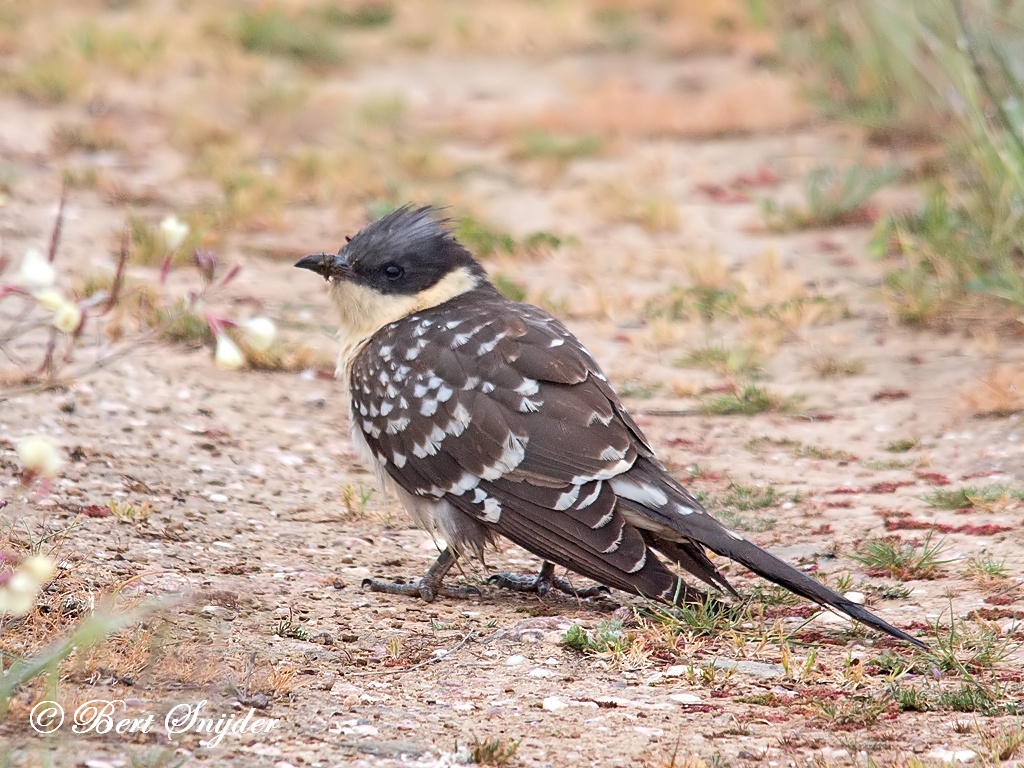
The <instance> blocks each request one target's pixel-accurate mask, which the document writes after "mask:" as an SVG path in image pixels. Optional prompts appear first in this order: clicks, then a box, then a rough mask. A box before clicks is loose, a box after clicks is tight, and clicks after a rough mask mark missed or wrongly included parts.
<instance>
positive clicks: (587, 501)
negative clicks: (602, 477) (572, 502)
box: [576, 482, 611, 528]
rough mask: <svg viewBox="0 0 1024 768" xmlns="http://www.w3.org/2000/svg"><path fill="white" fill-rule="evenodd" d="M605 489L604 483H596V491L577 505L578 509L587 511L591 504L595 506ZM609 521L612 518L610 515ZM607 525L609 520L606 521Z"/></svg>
mask: <svg viewBox="0 0 1024 768" xmlns="http://www.w3.org/2000/svg"><path fill="white" fill-rule="evenodd" d="M603 487H604V483H602V482H597V483H594V490H593V491H592V492H591V494H590V495H589V496H587V497H585V498H584V499H583V500H582V501H580V503H579V504H577V505H576V509H586V508H587V507H589V506H590V505H591V504H593V503H594V502H595V501H597V497H598V496H600V495H601V489H602V488H603ZM601 519H602V520H603V519H604V518H601ZM608 520H611V516H610V515H609V516H608ZM605 525H607V520H606V521H605ZM597 527H599V528H600V526H597Z"/></svg>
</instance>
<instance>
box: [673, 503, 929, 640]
mask: <svg viewBox="0 0 1024 768" xmlns="http://www.w3.org/2000/svg"><path fill="white" fill-rule="evenodd" d="M680 527H682V526H680ZM685 528H686V533H685V535H686V536H687V537H688V538H690V539H691V540H693V541H695V542H697V543H699V544H702V545H704V546H705V547H707V548H708V549H710V550H711V551H712V552H714V553H716V554H718V555H721V556H723V557H728V558H729V559H730V560H735V561H736V562H738V563H740V564H741V565H743V566H745V567H747V568H749V569H750V570H752V571H753V572H754V573H756V574H757V575H758V576H761V577H762V578H765V579H767V580H768V581H771V582H773V583H775V584H778V585H779V586H780V587H784V588H786V589H788V590H789V591H790V592H794V593H796V594H798V595H800V596H801V597H804V598H807V599H808V600H811V601H813V602H815V603H818V604H819V605H823V606H826V607H828V608H831V609H833V610H835V611H838V612H839V613H841V614H843V615H844V616H848V617H849V618H850V619H853V620H855V621H859V622H860V623H861V624H865V625H867V626H869V627H871V628H872V629H877V630H879V631H880V632H885V633H886V634H889V635H892V636H893V637H897V638H899V639H900V640H904V641H906V642H908V643H912V644H913V645H916V646H917V647H919V648H927V647H928V646H927V645H925V643H923V642H921V641H920V640H918V639H917V638H916V637H912V636H910V635H908V634H907V633H906V632H904V631H903V630H901V629H898V628H896V627H894V626H893V625H892V624H890V623H889V622H887V621H884V620H883V619H880V618H879V617H878V616H876V615H875V614H873V613H871V611H869V610H867V609H866V608H864V607H863V606H861V605H858V604H857V603H854V602H853V601H851V600H850V599H849V598H846V597H843V596H842V595H841V594H839V593H838V592H836V591H835V590H833V589H829V588H828V587H827V586H825V585H824V584H822V583H821V582H820V581H818V580H817V579H814V578H813V577H811V576H808V575H807V574H806V573H804V572H803V571H799V570H797V569H796V568H794V567H793V566H791V565H789V564H788V563H786V562H783V561H782V560H780V559H779V558H777V557H776V556H775V555H773V554H771V553H769V552H766V551H765V550H763V549H761V548H760V547H759V546H757V545H756V544H754V543H753V542H750V541H747V540H746V539H744V538H743V537H741V536H739V535H738V534H735V533H732V532H731V531H729V530H728V529H727V528H725V527H724V526H723V525H722V524H721V523H719V522H718V521H717V520H715V519H714V518H713V517H711V516H710V515H707V514H694V515H689V516H687V518H686V519H685ZM654 546H659V545H658V544H657V543H655V545H654Z"/></svg>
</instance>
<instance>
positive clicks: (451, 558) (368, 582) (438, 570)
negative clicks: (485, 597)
mask: <svg viewBox="0 0 1024 768" xmlns="http://www.w3.org/2000/svg"><path fill="white" fill-rule="evenodd" d="M455 558H456V555H455V553H454V552H452V551H451V550H450V549H446V550H445V551H444V552H442V553H441V554H440V555H439V556H438V558H437V560H436V561H435V563H434V564H433V565H432V566H430V570H428V571H427V575H426V576H424V577H423V578H422V579H419V580H417V581H399V582H394V581H378V580H377V579H363V583H362V587H363V589H369V590H370V591H371V592H383V593H384V594H387V595H407V596H409V597H420V598H423V599H424V600H426V601H427V602H428V603H432V602H434V600H436V599H437V597H438V596H441V597H457V598H462V599H465V598H468V597H480V596H481V593H480V590H479V589H477V588H476V587H446V586H444V584H443V583H442V582H443V581H444V577H445V574H447V573H448V571H450V570H451V568H452V566H453V565H455Z"/></svg>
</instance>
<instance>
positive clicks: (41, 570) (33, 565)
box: [18, 555, 57, 584]
mask: <svg viewBox="0 0 1024 768" xmlns="http://www.w3.org/2000/svg"><path fill="white" fill-rule="evenodd" d="M18 570H19V571H24V572H25V573H27V574H28V575H29V576H31V577H32V578H33V579H35V580H36V581H37V582H39V583H40V584H45V583H46V582H48V581H49V580H50V579H52V578H53V574H55V573H56V572H57V567H56V566H55V565H54V564H53V561H52V560H51V559H50V558H48V557H43V556H42V555H31V556H30V557H26V558H25V559H24V560H22V561H21V565H19V566H18Z"/></svg>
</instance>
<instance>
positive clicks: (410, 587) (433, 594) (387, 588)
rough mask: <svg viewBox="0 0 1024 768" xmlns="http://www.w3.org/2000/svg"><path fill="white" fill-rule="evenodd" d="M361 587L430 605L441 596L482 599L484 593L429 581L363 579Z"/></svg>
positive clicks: (474, 588) (470, 588)
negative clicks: (415, 599)
mask: <svg viewBox="0 0 1024 768" xmlns="http://www.w3.org/2000/svg"><path fill="white" fill-rule="evenodd" d="M360 586H361V587H362V588H363V589H368V590H370V591H371V592H383V593H384V594H388V595H405V596H407V597H419V598H422V599H423V600H425V601H426V602H428V603H432V602H434V600H436V599H437V597H438V596H439V595H440V596H443V597H455V598H461V599H466V598H471V597H482V593H481V592H480V590H479V589H477V588H476V587H469V586H467V587H446V586H444V585H443V584H440V583H435V582H433V581H432V580H428V579H419V580H417V581H399V582H395V581H380V580H378V579H363V581H362V584H361V585H360Z"/></svg>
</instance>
